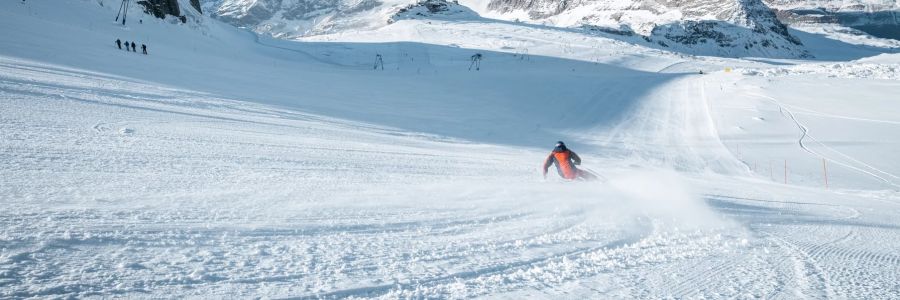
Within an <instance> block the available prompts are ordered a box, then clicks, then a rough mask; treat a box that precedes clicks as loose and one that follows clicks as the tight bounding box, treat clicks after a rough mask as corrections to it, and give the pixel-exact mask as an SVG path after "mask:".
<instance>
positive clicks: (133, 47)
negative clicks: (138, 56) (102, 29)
mask: <svg viewBox="0 0 900 300" xmlns="http://www.w3.org/2000/svg"><path fill="white" fill-rule="evenodd" d="M130 43H131V44H129V42H128V41H125V51H129V50H128V47H131V52H137V44H135V43H134V41H131V42H130ZM116 46H118V47H119V50H122V40H120V39H116ZM141 51H142V52H143V53H144V54H147V45H145V44H141Z"/></svg>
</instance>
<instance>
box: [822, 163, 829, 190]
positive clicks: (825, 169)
mask: <svg viewBox="0 0 900 300" xmlns="http://www.w3.org/2000/svg"><path fill="white" fill-rule="evenodd" d="M822 174H823V175H824V177H825V189H826V190H827V189H828V168H827V167H826V166H825V159H824V158H822Z"/></svg>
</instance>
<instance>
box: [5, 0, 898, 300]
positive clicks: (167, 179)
mask: <svg viewBox="0 0 900 300" xmlns="http://www.w3.org/2000/svg"><path fill="white" fill-rule="evenodd" d="M106 2H107V3H105V6H100V5H98V3H101V2H98V1H93V0H92V1H49V0H45V1H41V0H29V1H27V2H23V3H20V2H19V1H5V2H0V32H2V34H0V150H2V151H0V204H2V206H3V209H2V210H0V298H251V297H265V298H388V299H392V298H467V297H487V298H507V299H521V298H547V299H559V298H578V299H581V298H601V299H603V298H607V299H608V298H649V299H657V298H786V299H797V298H853V299H896V298H900V285H898V282H900V272H898V270H900V254H898V251H897V249H900V221H898V218H897V216H898V214H900V193H898V189H900V159H898V158H900V157H898V156H897V153H900V135H898V134H897V132H900V131H898V130H900V103H898V102H897V95H898V94H900V81H898V80H897V78H896V75H881V74H896V70H897V69H896V64H897V63H898V60H900V59H898V57H897V56H896V54H890V53H889V52H891V51H893V50H892V49H890V48H880V47H877V46H871V45H868V46H864V47H863V46H859V45H854V44H851V43H847V42H844V41H839V40H833V39H829V38H828V37H826V36H823V35H816V34H804V35H800V37H801V38H802V39H804V41H803V42H804V44H807V45H811V46H812V47H813V48H812V49H814V50H815V51H816V52H815V53H813V54H815V55H816V57H819V58H822V57H829V58H833V61H802V60H770V59H761V58H745V59H724V58H716V57H694V56H686V55H682V54H678V53H670V52H664V51H661V50H657V49H651V48H646V47H644V46H640V45H635V44H633V43H629V42H627V41H623V40H616V39H615V37H614V36H608V35H602V34H601V35H594V34H587V33H584V32H581V31H575V30H571V29H560V28H553V27H546V26H538V25H529V24H518V23H511V22H502V21H491V20H489V19H480V18H479V19H467V20H456V19H449V18H439V19H434V20H429V19H422V18H416V19H401V20H397V21H396V22H395V23H394V24H391V25H390V26H384V27H381V28H378V29H374V30H371V31H360V32H342V33H339V34H334V35H323V36H317V37H313V38H308V39H306V40H304V41H302V42H288V41H280V40H273V39H270V38H265V37H259V36H256V35H254V34H252V33H250V32H247V31H242V30H238V29H235V28H232V27H229V26H227V25H223V24H221V23H219V22H218V21H215V20H212V19H207V18H205V17H199V18H198V19H193V20H192V21H191V22H189V23H188V24H178V22H172V20H157V19H153V18H149V17H144V18H143V20H142V23H136V22H133V20H132V21H130V22H129V23H127V26H124V27H123V26H122V25H121V24H120V23H115V22H113V19H114V17H115V13H116V11H115V7H110V6H111V5H110V3H109V2H110V1H106ZM134 15H138V16H139V14H138V13H136V12H132V16H134ZM117 38H118V39H122V40H123V41H124V40H128V41H136V43H137V44H138V45H140V44H147V45H148V50H149V53H150V54H149V55H143V54H140V52H126V51H124V50H119V49H118V48H117V47H116V45H115V44H114V41H115V39H117ZM476 53H479V54H482V55H483V56H482V57H483V60H482V61H481V67H480V69H479V70H475V68H471V70H470V67H471V66H472V61H471V59H472V55H474V54H476ZM884 53H887V54H884ZM377 58H381V60H380V61H379V60H378V59H377ZM379 62H381V63H380V64H379ZM834 66H838V67H834ZM701 70H702V71H703V72H702V74H701V72H700V71H701ZM888 70H894V71H890V72H889V71H888ZM891 72H893V73H891ZM872 74H875V75H872ZM557 140H564V141H566V142H567V144H569V146H570V148H572V149H573V150H574V151H576V152H578V154H579V155H580V156H581V157H582V158H583V159H584V164H583V165H582V167H584V168H586V169H590V170H592V171H594V172H597V173H599V174H600V175H601V176H602V177H603V178H602V180H599V181H596V182H564V181H561V180H558V179H556V177H555V174H553V173H554V172H553V171H552V170H551V174H550V175H551V176H550V177H549V178H548V179H543V178H542V177H541V175H540V170H539V166H540V165H541V163H542V162H543V160H544V158H545V157H546V155H547V154H548V152H549V150H550V148H551V147H552V146H553V144H554V143H555V142H556V141H557ZM826 176H827V177H826ZM826 180H827V182H826Z"/></svg>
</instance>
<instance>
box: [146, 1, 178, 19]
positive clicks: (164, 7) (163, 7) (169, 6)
mask: <svg viewBox="0 0 900 300" xmlns="http://www.w3.org/2000/svg"><path fill="white" fill-rule="evenodd" d="M137 4H140V5H142V6H144V12H146V13H149V14H151V15H153V16H155V17H157V18H160V19H163V18H165V17H166V15H170V16H176V17H179V16H181V9H180V8H179V7H178V0H140V1H138V2H137Z"/></svg>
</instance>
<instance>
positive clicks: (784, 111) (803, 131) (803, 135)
mask: <svg viewBox="0 0 900 300" xmlns="http://www.w3.org/2000/svg"><path fill="white" fill-rule="evenodd" d="M748 95H750V96H756V97H760V98H763V99H766V100H769V101H770V102H772V104H775V106H778V110H779V111H781V114H782V115H786V116H787V117H789V118H790V119H791V121H793V122H794V124H795V125H797V128H799V129H800V131H801V135H800V138H799V139H798V140H797V143H798V144H799V145H800V148H802V149H803V150H804V151H806V152H808V153H810V154H813V155H815V156H818V157H820V158H822V159H825V160H827V161H829V162H832V163H835V164H837V165H840V166H844V167H847V168H849V169H852V170H856V171H859V172H862V173H865V174H868V175H870V176H872V177H875V178H877V179H879V180H881V181H883V182H884V183H886V184H888V185H890V186H892V187H895V188H896V187H900V185H898V184H896V183H894V182H893V181H891V180H888V179H886V178H884V177H882V176H879V175H878V174H875V173H873V172H870V171H867V170H864V169H862V168H859V167H856V166H853V165H850V164H848V163H844V162H842V161H838V160H835V159H833V158H830V157H827V156H825V155H823V154H820V153H818V152H816V151H813V150H812V149H810V148H809V147H807V146H806V144H805V143H804V142H803V140H804V139H806V138H807V137H809V138H810V139H811V140H813V141H814V142H816V143H817V144H819V145H821V146H822V147H824V148H825V149H828V150H830V151H832V152H834V153H837V154H838V155H840V156H843V157H845V158H847V159H849V160H850V161H851V162H855V163H858V164H860V165H862V166H864V167H866V168H869V169H872V170H873V171H874V172H878V173H881V174H884V175H887V176H890V177H893V178H898V179H900V177H898V176H896V175H894V174H891V173H888V172H886V171H883V170H880V169H878V168H876V167H873V166H871V165H869V164H866V163H864V162H861V161H859V160H857V159H855V158H853V157H850V156H848V155H846V154H844V153H841V152H840V151H837V150H834V149H833V148H831V147H828V146H827V145H825V144H823V143H822V142H820V141H819V140H817V139H815V138H813V137H812V136H810V135H809V128H807V127H806V125H803V123H801V122H800V120H798V119H797V117H796V116H795V115H794V113H793V112H792V111H791V110H790V109H787V108H786V107H785V106H784V105H783V104H782V103H781V101H778V99H775V98H773V97H770V96H766V95H761V94H757V93H748Z"/></svg>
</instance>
